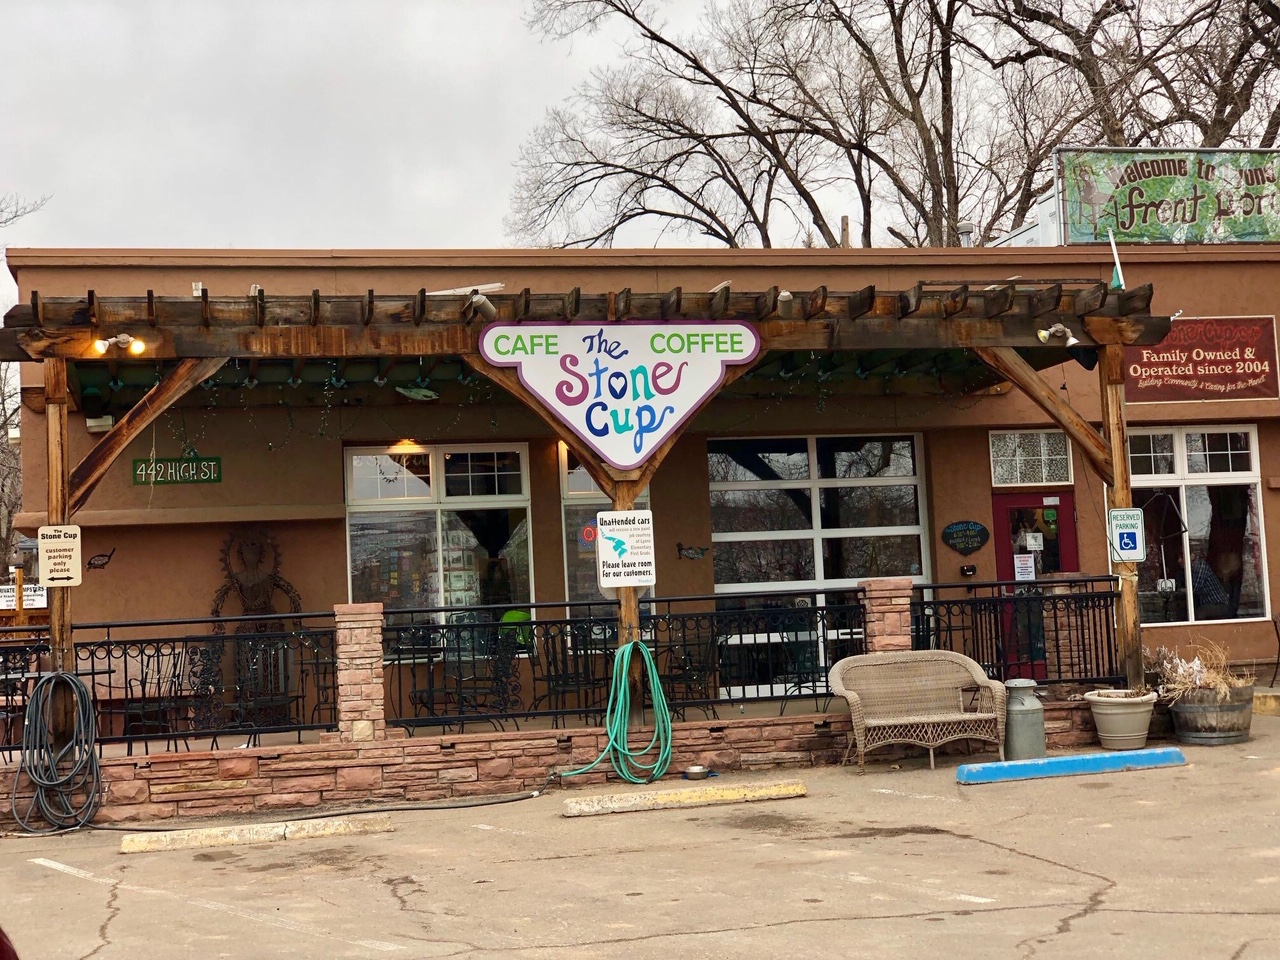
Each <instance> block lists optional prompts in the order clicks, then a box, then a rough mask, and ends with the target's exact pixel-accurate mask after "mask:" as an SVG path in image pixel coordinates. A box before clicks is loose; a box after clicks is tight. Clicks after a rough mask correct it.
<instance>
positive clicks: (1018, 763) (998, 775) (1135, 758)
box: [956, 747, 1187, 783]
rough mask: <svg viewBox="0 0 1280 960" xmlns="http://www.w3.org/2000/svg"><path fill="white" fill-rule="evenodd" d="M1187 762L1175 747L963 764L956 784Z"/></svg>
mask: <svg viewBox="0 0 1280 960" xmlns="http://www.w3.org/2000/svg"><path fill="white" fill-rule="evenodd" d="M1186 762H1187V758H1186V757H1184V756H1183V755H1182V751H1181V750H1179V749H1178V748H1177V747H1155V748H1152V749H1150V750H1121V751H1117V752H1115V753H1081V754H1076V755H1074V756H1070V757H1044V758H1043V759H1040V760H1006V761H1004V762H1001V763H965V764H962V765H961V766H960V767H958V768H957V769H956V782H958V783H1004V782H1005V781H1009V780H1037V779H1040V778H1043V777H1078V776H1082V775H1084V774H1089V773H1123V772H1124V771H1126V770H1153V769H1155V768H1157V767H1180V766H1182V765H1183V764H1184V763H1186Z"/></svg>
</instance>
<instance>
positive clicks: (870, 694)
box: [830, 650, 1005, 770]
mask: <svg viewBox="0 0 1280 960" xmlns="http://www.w3.org/2000/svg"><path fill="white" fill-rule="evenodd" d="M830 680H831V692H832V693H833V694H834V695H835V696H840V697H844V698H845V699H846V700H847V701H849V713H850V714H851V715H852V716H853V736H852V737H851V738H850V739H849V747H848V749H846V750H845V752H844V759H843V760H841V761H840V762H841V764H842V765H843V764H844V763H846V762H848V760H849V752H850V751H851V750H853V749H854V748H855V747H856V748H857V751H858V769H859V770H863V769H864V768H865V764H866V754H867V751H868V750H873V749H875V748H876V747H881V746H884V745H886V744H890V743H907V744H914V745H916V746H920V747H927V748H928V750H929V769H933V751H934V748H935V747H940V746H942V745H943V744H944V743H950V742H951V741H953V740H982V741H986V742H988V743H994V744H996V745H997V746H998V747H999V748H1000V759H1001V760H1003V759H1004V716H1005V689H1004V686H1003V685H1002V684H1000V683H998V682H996V681H994V680H989V679H988V678H987V675H986V674H985V673H984V672H983V670H982V668H981V667H980V666H978V664H977V663H975V662H974V661H973V660H970V659H969V658H968V657H966V656H963V655H962V654H959V653H952V652H951V651H949V650H904V651H901V652H893V653H868V654H864V655H863V656H858V657H846V658H845V659H843V660H840V661H839V662H837V663H836V664H835V666H833V667H832V668H831V676H830ZM966 705H968V706H969V708H970V709H966Z"/></svg>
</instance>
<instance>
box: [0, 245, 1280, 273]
mask: <svg viewBox="0 0 1280 960" xmlns="http://www.w3.org/2000/svg"><path fill="white" fill-rule="evenodd" d="M1121 250H1122V253H1121V259H1122V260H1123V261H1125V262H1131V263H1151V262H1160V261H1169V260H1178V261H1190V262H1194V261H1233V260H1238V261H1258V260H1263V261H1270V260H1277V261H1280V244H1200V245H1160V246H1156V245H1151V246H1146V245H1142V246H1137V245H1128V246H1124V247H1122V248H1121ZM5 255H6V259H7V261H8V266H9V271H10V273H13V274H14V275H15V276H16V271H17V270H19V269H21V268H24V267H83V266H96V267H159V266H186V265H192V264H199V265H201V266H206V267H218V266H227V267H237V266H245V265H247V264H253V265H257V266H272V267H299V268H307V267H312V268H314V267H316V266H319V265H322V264H323V265H325V266H327V267H353V268H354V267H369V266H388V267H451V266H454V267H456V266H476V267H486V266H487V267H494V266H508V267H510V266H523V267H537V266H564V265H567V264H580V265H583V266H588V265H590V266H605V265H609V266H621V265H629V266H643V265H654V266H713V265H723V266H755V265H774V266H781V265H788V266H809V265H823V266H895V265H900V264H904V263H913V264H920V265H926V264H931V263H936V264H956V263H966V262H974V263H989V264H998V263H1011V264H1026V263H1034V262H1043V263H1104V262H1110V259H1111V251H1110V248H1109V247H1108V246H1107V245H1106V244H1101V245H1084V244H1080V245H1074V246H1058V247H976V248H958V247H929V248H886V247H873V248H853V249H830V248H818V249H796V248H786V249H778V248H770V249H759V248H753V249H736V250H727V249H723V248H716V249H702V248H671V247H665V248H648V247H645V248H606V249H590V250H580V249H573V250H563V249H529V248H508V249H502V248H495V249H457V250H448V249H363V250H361V249H331V250H325V249H316V250H305V249H245V250H228V249H226V248H220V249H209V248H158V247H149V248H148V247H142V248H123V247H121V248H112V247H105V248H101V247H100V248H83V247H9V248H8V249H7V250H6V251H5Z"/></svg>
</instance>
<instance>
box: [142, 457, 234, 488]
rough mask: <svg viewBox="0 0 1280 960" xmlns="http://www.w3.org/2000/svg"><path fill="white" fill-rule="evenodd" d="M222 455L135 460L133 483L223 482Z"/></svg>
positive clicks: (143, 484) (144, 484)
mask: <svg viewBox="0 0 1280 960" xmlns="http://www.w3.org/2000/svg"><path fill="white" fill-rule="evenodd" d="M221 482H222V458H221V457H156V458H154V459H152V458H150V457H148V458H147V459H145V460H135V461H133V485H134V486H135V487H139V486H151V485H152V484H154V485H156V486H160V485H161V484H166V483H221Z"/></svg>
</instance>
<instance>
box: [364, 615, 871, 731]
mask: <svg viewBox="0 0 1280 960" xmlns="http://www.w3.org/2000/svg"><path fill="white" fill-rule="evenodd" d="M640 634H641V637H640V638H641V639H642V640H643V641H644V643H645V645H646V646H647V647H648V648H649V649H650V652H651V653H652V655H653V658H654V663H655V666H656V668H657V672H658V676H659V678H660V680H661V683H662V687H663V693H664V695H665V697H666V699H667V702H668V704H669V705H670V706H671V709H672V711H673V713H674V714H675V715H676V716H677V717H684V716H685V714H686V713H687V712H688V711H689V710H699V711H701V712H702V713H703V714H704V715H706V716H709V717H714V716H716V707H717V705H723V704H725V703H733V702H746V701H757V700H775V701H779V702H780V707H779V709H780V710H785V709H786V706H787V703H788V701H790V700H793V699H795V698H797V697H813V699H814V704H815V708H821V705H822V704H823V703H824V702H825V700H826V699H827V698H829V696H830V691H829V689H828V686H827V671H828V668H829V666H830V664H832V663H834V662H835V661H836V660H838V659H840V658H841V657H844V656H849V655H852V654H855V653H862V652H865V649H866V641H865V608H864V605H863V598H862V592H861V591H859V590H845V591H842V592H841V594H840V595H839V596H838V597H836V596H827V597H823V596H821V595H814V594H797V593H787V594H751V595H720V596H716V597H671V598H662V599H648V600H644V601H642V603H641V617H640ZM616 649H617V605H616V604H615V603H608V602H603V601H602V602H598V603H590V604H573V605H571V606H566V605H565V604H563V603H554V604H550V603H535V604H524V605H521V606H520V607H518V608H512V607H509V606H506V607H503V606H496V607H470V608H467V609H465V610H458V609H456V608H430V609H417V610H393V611H387V614H386V622H385V624H384V626H383V650H384V678H385V684H386V709H387V719H388V722H390V723H398V724H400V725H402V726H405V727H408V728H410V729H413V728H417V727H432V726H434V727H448V728H453V729H465V727H466V725H467V724H468V723H471V724H475V723H478V722H479V723H484V724H491V725H493V726H495V727H498V728H501V729H505V728H506V725H507V724H511V725H512V726H514V727H516V728H518V727H519V724H520V721H522V720H530V719H533V718H538V717H542V718H550V720H551V722H552V724H553V725H555V726H559V725H560V724H562V723H566V722H569V721H575V722H579V723H584V724H598V723H600V722H601V720H602V718H603V714H604V710H605V706H606V703H607V699H608V689H609V682H610V669H611V666H612V662H613V653H614V651H615V650H616Z"/></svg>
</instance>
